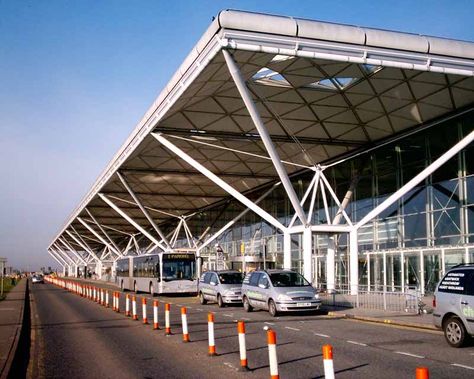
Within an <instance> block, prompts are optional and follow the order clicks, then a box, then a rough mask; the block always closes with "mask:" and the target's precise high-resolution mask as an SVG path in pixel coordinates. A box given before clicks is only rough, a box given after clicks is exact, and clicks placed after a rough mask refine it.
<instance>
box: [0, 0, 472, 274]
mask: <svg viewBox="0 0 474 379" xmlns="http://www.w3.org/2000/svg"><path fill="white" fill-rule="evenodd" d="M228 8H233V9H243V10H251V11H259V12H266V13H274V14H283V15H290V16H297V17H305V18H310V19H318V20H323V21H331V22H340V23H348V24H353V25H361V26H370V27H376V28H384V29H393V30H400V31H406V32H412V33H420V34H429V35H436V36H442V37H448V38H455V39H463V40H470V41H474V28H473V26H472V14H474V2H473V1H467V0H465V1H463V0H451V1H436V0H432V1H424V0H423V1H405V0H399V1H378V2H376V1H332V2H326V1H324V2H323V1H316V0H315V1H294V0H293V1H258V2H257V1H197V0H195V1H179V0H177V1H172V2H171V1H158V0H155V1H145V0H139V1H131V0H128V1H122V0H76V1H71V0H62V1H59V0H35V1H34V0H0V159H1V165H0V178H1V185H0V256H5V257H7V258H8V260H9V262H10V264H12V265H14V266H15V267H21V268H24V269H37V268H39V267H40V266H44V265H54V264H55V262H54V261H52V260H51V259H50V258H49V257H48V255H47V253H46V248H47V246H48V245H49V243H50V242H51V240H52V238H53V237H54V236H55V235H56V233H57V232H58V230H59V229H60V228H61V227H62V225H63V223H64V222H65V221H66V220H67V219H68V216H69V214H70V213H71V212H72V211H73V209H74V208H75V207H76V205H77V204H78V203H79V201H80V200H81V198H82V197H83V196H84V195H85V194H86V192H87V191H88V190H89V188H90V186H91V185H92V183H93V182H94V181H95V179H96V178H97V176H98V175H99V174H100V173H101V172H102V170H103V169H104V168H105V166H106V164H107V163H108V162H109V160H110V159H111V158H112V156H113V155H114V154H115V152H116V151H117V150H118V148H119V147H120V146H121V144H122V143H123V142H124V140H125V139H126V137H127V136H128V135H129V134H130V132H131V131H132V129H133V127H134V126H135V124H136V123H137V121H138V120H139V119H140V118H141V116H142V115H143V114H144V113H145V111H146V110H147V108H148V106H149V105H150V104H151V103H152V102H153V100H154V99H155V98H156V97H157V96H158V94H159V92H160V91H161V89H162V88H163V87H164V86H165V85H166V83H167V82H168V80H169V79H170V78H171V76H172V74H173V73H174V71H175V70H176V68H177V67H178V66H179V65H180V63H181V62H182V61H183V59H184V57H185V56H186V55H187V54H188V52H189V51H190V49H191V48H192V47H193V46H194V44H195V43H196V42H197V40H198V39H199V38H200V36H201V35H202V33H203V32H204V31H205V30H206V28H207V26H208V25H209V24H210V22H211V19H212V17H213V16H215V15H216V14H217V13H218V12H219V10H221V9H228Z"/></svg>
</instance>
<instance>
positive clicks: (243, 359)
mask: <svg viewBox="0 0 474 379" xmlns="http://www.w3.org/2000/svg"><path fill="white" fill-rule="evenodd" d="M237 332H238V333H239V351H240V371H248V370H249V366H248V363H247V346H246V344H245V322H243V321H239V322H238V323H237Z"/></svg>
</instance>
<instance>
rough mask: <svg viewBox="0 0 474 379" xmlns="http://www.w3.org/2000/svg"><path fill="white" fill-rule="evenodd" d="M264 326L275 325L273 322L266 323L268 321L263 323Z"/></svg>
mask: <svg viewBox="0 0 474 379" xmlns="http://www.w3.org/2000/svg"><path fill="white" fill-rule="evenodd" d="M265 324H267V325H275V323H274V322H268V321H265Z"/></svg>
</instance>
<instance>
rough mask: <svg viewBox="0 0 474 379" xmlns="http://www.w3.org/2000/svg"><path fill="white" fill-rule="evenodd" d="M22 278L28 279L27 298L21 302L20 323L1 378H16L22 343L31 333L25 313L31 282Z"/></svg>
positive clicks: (0, 375) (26, 286)
mask: <svg viewBox="0 0 474 379" xmlns="http://www.w3.org/2000/svg"><path fill="white" fill-rule="evenodd" d="M22 280H26V285H25V298H24V301H23V303H22V304H21V309H20V315H19V319H18V324H17V325H16V327H15V328H16V330H15V332H14V336H13V341H12V342H11V346H10V350H9V351H8V356H7V359H6V361H5V364H4V366H3V368H2V369H1V374H0V379H7V378H14V377H15V376H16V373H18V372H19V367H18V366H19V362H18V361H19V359H20V356H19V351H20V350H21V345H22V344H23V343H24V339H25V333H29V330H26V329H28V325H25V316H26V314H25V313H26V312H27V307H28V306H29V283H28V278H23V279H22ZM28 317H29V315H28Z"/></svg>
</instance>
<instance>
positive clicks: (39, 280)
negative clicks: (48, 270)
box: [31, 275, 44, 283]
mask: <svg viewBox="0 0 474 379" xmlns="http://www.w3.org/2000/svg"><path fill="white" fill-rule="evenodd" d="M31 281H32V282H33V283H44V279H43V276H42V275H33V277H32V278H31Z"/></svg>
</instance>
